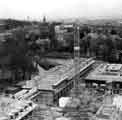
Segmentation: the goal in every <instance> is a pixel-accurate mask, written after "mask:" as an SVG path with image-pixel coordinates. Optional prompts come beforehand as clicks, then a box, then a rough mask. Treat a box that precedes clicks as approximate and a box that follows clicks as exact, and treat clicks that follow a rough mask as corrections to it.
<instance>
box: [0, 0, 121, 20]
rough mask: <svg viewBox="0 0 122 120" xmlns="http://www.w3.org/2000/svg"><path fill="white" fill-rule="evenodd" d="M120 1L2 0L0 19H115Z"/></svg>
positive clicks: (0, 3) (118, 12)
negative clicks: (44, 17)
mask: <svg viewBox="0 0 122 120" xmlns="http://www.w3.org/2000/svg"><path fill="white" fill-rule="evenodd" d="M121 11H122V1H121V0H2V1H0V18H13V19H27V18H29V19H30V20H41V19H42V17H43V16H46V17H47V19H65V18H66V19H67V18H79V17H82V18H87V19H90V18H92V19H101V18H112V17H113V18H116V17H120V18H121V16H122V13H121Z"/></svg>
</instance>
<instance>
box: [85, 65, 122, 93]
mask: <svg viewBox="0 0 122 120" xmlns="http://www.w3.org/2000/svg"><path fill="white" fill-rule="evenodd" d="M85 82H86V85H87V86H93V84H94V83H96V84H97V85H98V86H102V85H103V84H104V85H107V86H108V88H109V89H111V92H113V93H121V88H122V64H108V63H103V64H100V65H99V66H98V67H97V68H96V69H95V70H94V71H92V72H91V73H90V74H89V75H88V76H87V77H86V78H85Z"/></svg>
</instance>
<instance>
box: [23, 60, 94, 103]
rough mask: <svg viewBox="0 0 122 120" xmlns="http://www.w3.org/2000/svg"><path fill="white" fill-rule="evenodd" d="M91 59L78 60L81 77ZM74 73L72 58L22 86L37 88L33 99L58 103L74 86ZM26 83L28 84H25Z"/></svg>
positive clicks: (88, 66)
mask: <svg viewBox="0 0 122 120" xmlns="http://www.w3.org/2000/svg"><path fill="white" fill-rule="evenodd" d="M94 62H95V61H94V60H92V59H81V60H80V71H79V72H78V73H77V74H79V75H80V77H81V78H82V77H83V76H84V74H86V73H87V72H88V71H89V70H90V69H92V65H93V64H94ZM75 75H76V72H75V66H74V63H73V60H69V62H66V64H64V65H58V66H56V67H54V68H52V69H50V70H49V71H48V72H47V74H46V75H45V76H44V77H43V78H41V77H40V76H38V77H36V78H33V79H32V80H29V81H28V82H26V83H25V84H24V85H23V86H22V88H24V89H31V88H33V87H34V86H35V87H37V88H38V94H37V96H35V97H34V98H33V100H34V101H35V99H36V101H38V103H40V104H42V103H45V104H53V103H56V104H57V103H58V99H59V98H60V97H62V96H67V94H68V93H69V92H70V90H71V89H72V88H73V87H74V77H75ZM27 83H28V84H27Z"/></svg>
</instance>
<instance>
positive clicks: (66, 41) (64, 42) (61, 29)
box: [55, 24, 74, 47]
mask: <svg viewBox="0 0 122 120" xmlns="http://www.w3.org/2000/svg"><path fill="white" fill-rule="evenodd" d="M73 32H74V26H73V24H61V25H56V26H55V33H56V35H55V36H56V40H57V41H58V43H59V45H60V46H61V47H68V46H69V45H70V42H71V41H73V40H74V34H73Z"/></svg>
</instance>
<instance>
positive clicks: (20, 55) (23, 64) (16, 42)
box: [5, 28, 35, 79]
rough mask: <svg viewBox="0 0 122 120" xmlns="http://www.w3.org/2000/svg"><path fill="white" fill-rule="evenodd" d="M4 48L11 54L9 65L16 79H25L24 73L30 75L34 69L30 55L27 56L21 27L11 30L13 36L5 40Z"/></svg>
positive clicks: (26, 45) (26, 47) (26, 46)
mask: <svg viewBox="0 0 122 120" xmlns="http://www.w3.org/2000/svg"><path fill="white" fill-rule="evenodd" d="M5 48H6V51H7V53H8V54H9V55H10V56H11V60H10V65H9V66H10V68H11V70H12V71H13V72H14V73H15V76H16V79H27V78H26V75H27V74H28V76H30V75H31V73H32V72H33V71H34V70H35V69H34V66H33V61H32V57H30V56H28V51H29V50H28V44H27V42H26V41H25V32H24V30H23V29H22V28H21V29H19V30H17V31H14V32H13V38H12V39H8V40H7V42H6V43H5ZM20 75H22V76H20Z"/></svg>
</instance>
